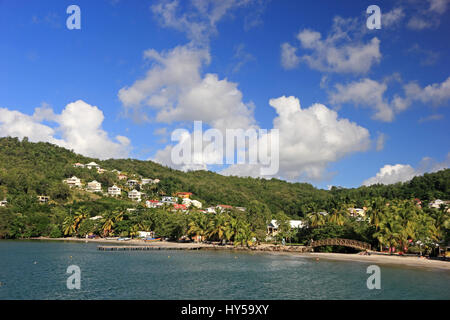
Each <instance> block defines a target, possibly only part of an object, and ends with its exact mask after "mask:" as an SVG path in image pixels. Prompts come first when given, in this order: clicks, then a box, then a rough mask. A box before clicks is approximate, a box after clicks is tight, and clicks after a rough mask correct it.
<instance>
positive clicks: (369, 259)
mask: <svg viewBox="0 0 450 320" xmlns="http://www.w3.org/2000/svg"><path fill="white" fill-rule="evenodd" d="M27 240H40V241H69V242H85V243H98V244H108V245H114V246H121V245H126V246H130V245H132V246H152V247H158V248H161V249H162V250H164V249H167V248H176V249H179V250H183V249H184V250H189V249H191V248H194V247H195V248H201V249H207V250H229V251H231V250H235V251H248V252H258V253H270V254H283V255H284V254H286V255H291V256H298V257H302V258H309V259H316V260H318V261H320V259H324V260H334V261H346V262H365V263H372V264H380V265H397V266H404V267H419V268H427V269H429V268H431V269H440V270H446V271H450V262H449V261H442V260H431V259H426V258H419V257H406V256H389V255H380V254H371V255H370V256H369V255H360V254H357V253H353V254H346V253H326V252H297V251H292V250H288V249H287V248H283V247H281V246H275V245H260V246H258V247H253V248H246V247H234V246H231V245H226V246H219V245H214V244H207V243H193V242H186V243H181V242H167V241H155V242H146V241H144V240H136V239H133V240H128V241H117V240H107V239H80V238H46V237H39V238H30V239H27Z"/></svg>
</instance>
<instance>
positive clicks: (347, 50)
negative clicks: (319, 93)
mask: <svg viewBox="0 0 450 320" xmlns="http://www.w3.org/2000/svg"><path fill="white" fill-rule="evenodd" d="M361 25H362V24H360V23H358V20H357V19H344V18H341V17H335V18H334V20H333V26H332V28H331V31H330V32H329V34H328V35H327V36H326V37H325V38H323V37H322V34H321V33H320V32H317V31H314V30H310V29H304V30H301V31H300V32H299V33H298V35H297V39H298V40H299V42H300V47H301V48H302V49H303V50H304V51H310V52H311V53H310V54H304V55H302V56H300V57H298V59H299V60H300V62H304V63H306V64H307V65H308V66H309V67H310V68H312V69H316V70H319V71H323V72H335V73H355V74H364V73H367V72H368V71H369V70H370V68H371V67H372V66H373V65H375V64H377V63H379V62H380V60H381V52H380V40H379V39H378V38H376V37H374V38H372V39H371V40H370V41H368V42H364V41H363V36H364V34H365V32H366V31H364V29H363V28H362V27H361ZM282 49H284V50H282V60H281V61H282V63H283V61H285V60H287V61H293V62H296V57H297V56H296V54H295V50H294V49H295V47H294V46H292V45H291V44H283V45H282ZM283 54H284V56H285V57H290V58H291V59H290V60H289V59H283ZM297 64H298V62H297ZM290 66H291V68H292V67H295V64H293V63H291V64H290Z"/></svg>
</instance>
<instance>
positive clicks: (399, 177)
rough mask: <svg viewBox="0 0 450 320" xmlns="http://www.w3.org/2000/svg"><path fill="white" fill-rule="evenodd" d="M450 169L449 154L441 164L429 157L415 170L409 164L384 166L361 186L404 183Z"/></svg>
mask: <svg viewBox="0 0 450 320" xmlns="http://www.w3.org/2000/svg"><path fill="white" fill-rule="evenodd" d="M449 167H450V152H449V153H447V156H446V158H445V159H444V161H442V162H437V161H436V160H434V159H432V158H430V157H424V158H423V159H422V161H421V162H420V164H419V166H418V167H417V168H413V167H412V166H411V165H409V164H396V165H389V164H387V165H385V166H384V167H382V168H381V169H380V171H379V172H378V173H377V174H376V175H375V176H374V177H372V178H369V179H367V180H364V181H363V183H362V185H364V186H370V185H373V184H393V183H397V182H406V181H409V180H411V179H412V178H414V177H415V176H419V175H423V174H424V173H426V172H436V171H439V170H442V169H447V168H449Z"/></svg>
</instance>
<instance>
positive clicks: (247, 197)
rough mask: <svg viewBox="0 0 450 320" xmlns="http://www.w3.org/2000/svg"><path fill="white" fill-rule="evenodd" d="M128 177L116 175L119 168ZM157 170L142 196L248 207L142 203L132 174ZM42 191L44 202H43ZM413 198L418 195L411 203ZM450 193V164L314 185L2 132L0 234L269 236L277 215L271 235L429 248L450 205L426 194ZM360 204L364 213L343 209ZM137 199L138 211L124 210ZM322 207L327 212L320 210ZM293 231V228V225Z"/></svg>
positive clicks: (439, 237) (447, 221) (443, 232)
mask: <svg viewBox="0 0 450 320" xmlns="http://www.w3.org/2000/svg"><path fill="white" fill-rule="evenodd" d="M90 162H96V163H97V164H99V165H100V167H101V168H103V169H105V170H106V171H105V172H103V173H98V172H97V170H95V169H88V168H76V167H74V164H75V163H82V164H87V163H90ZM113 170H118V171H120V172H122V174H125V175H126V176H127V177H126V179H123V180H120V179H119V175H118V173H117V171H113ZM72 176H76V177H78V178H80V179H81V182H82V183H83V184H84V185H86V184H87V183H88V182H91V181H93V180H96V181H98V182H100V183H101V186H102V192H96V193H92V192H88V191H86V190H84V188H72V189H71V188H69V187H68V186H67V185H66V184H65V183H63V180H64V179H67V178H70V177H72ZM141 178H150V179H159V180H160V181H159V183H156V184H147V185H144V186H142V189H140V187H139V186H137V187H136V188H137V189H138V190H139V189H140V191H142V192H143V193H144V197H145V198H147V199H155V200H159V199H161V197H162V196H172V195H174V194H175V193H177V192H191V193H193V195H192V196H191V199H194V200H199V201H200V202H202V204H203V208H206V207H209V206H214V207H215V206H216V205H218V204H225V205H231V206H233V207H245V208H247V209H246V210H244V211H242V210H237V209H236V210H230V211H228V212H225V213H223V214H217V215H214V214H207V213H204V212H201V211H199V210H196V209H192V208H191V210H190V214H188V215H187V214H185V213H184V212H183V211H182V210H175V209H174V207H172V206H163V207H162V208H156V209H153V208H151V209H148V208H146V207H145V206H144V202H139V203H138V202H133V201H131V200H130V199H128V196H127V192H129V191H131V190H132V189H133V188H135V187H129V186H127V184H126V182H127V180H128V179H136V180H140V179H141ZM113 185H117V186H119V187H120V188H121V189H122V194H121V196H120V197H118V198H112V197H109V196H107V195H106V192H107V188H108V187H111V186H113ZM38 196H48V197H49V199H50V200H49V202H47V203H39V201H38ZM415 198H419V199H420V200H422V206H417V205H416V202H415V201H412V200H413V199H415ZM437 198H439V199H442V200H448V199H450V169H446V170H442V171H439V172H436V173H431V174H425V175H424V176H421V177H415V178H414V179H412V180H411V181H409V182H406V183H397V184H394V185H374V186H370V187H359V188H354V189H345V188H339V187H333V188H332V189H331V190H330V191H327V190H320V189H317V188H315V187H313V186H312V185H310V184H307V183H289V182H286V181H282V180H278V179H271V180H266V179H254V178H241V177H227V176H222V175H219V174H216V173H213V172H209V171H195V172H182V171H177V170H173V169H170V168H168V167H164V166H161V165H159V164H157V163H154V162H151V161H139V160H133V159H110V160H106V161H100V160H98V159H93V158H88V157H84V156H81V155H78V154H76V153H74V152H72V151H70V150H66V149H64V148H61V147H58V146H55V145H52V144H49V143H31V142H29V141H28V140H27V139H23V140H22V141H20V140H19V139H17V138H0V201H2V200H3V199H5V200H6V201H7V204H6V206H1V207H0V238H29V237H37V236H50V237H62V236H81V237H84V236H87V235H97V236H108V235H116V236H117V235H122V236H133V235H136V234H137V231H138V230H141V231H142V230H144V231H155V232H156V233H157V234H159V235H162V236H165V237H169V238H171V239H179V238H180V237H182V236H186V235H190V236H196V237H198V236H201V237H202V239H208V240H221V241H222V240H223V241H232V242H233V243H235V244H247V245H248V244H249V243H251V242H252V241H253V240H252V239H256V240H257V241H265V239H266V233H267V225H268V223H269V222H270V220H271V219H276V220H277V221H278V222H279V226H280V227H279V233H278V236H277V238H276V239H278V240H280V239H282V238H286V237H287V238H289V239H291V240H292V241H296V242H299V243H307V241H309V240H310V239H312V238H314V239H325V238H329V237H332V238H336V237H337V238H349V239H356V240H361V241H366V242H369V243H371V244H372V245H373V246H379V247H380V249H383V248H384V247H385V246H387V245H388V246H390V247H392V246H393V247H396V246H400V247H401V248H404V246H405V243H408V241H409V240H412V239H416V240H420V241H422V243H428V244H427V246H428V248H429V249H430V250H434V249H433V248H436V245H437V243H438V242H440V241H443V240H445V241H447V240H448V239H449V237H450V235H449V226H450V218H449V211H447V208H446V207H445V206H443V207H441V208H438V209H432V208H428V202H429V201H432V200H435V199H437ZM355 207H359V208H363V207H365V208H366V209H364V210H365V211H366V215H365V217H364V219H360V218H358V217H357V216H354V215H351V214H349V209H350V208H355ZM128 209H133V210H134V211H129V210H128ZM322 211H326V212H328V213H329V214H328V215H322V214H320V213H319V212H322ZM289 219H302V220H303V221H304V222H305V223H306V225H307V227H306V228H303V229H301V230H297V231H295V232H294V231H292V230H290V227H289V221H288V220H289ZM293 232H294V233H293Z"/></svg>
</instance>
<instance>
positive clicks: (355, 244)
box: [309, 238, 371, 250]
mask: <svg viewBox="0 0 450 320" xmlns="http://www.w3.org/2000/svg"><path fill="white" fill-rule="evenodd" d="M309 246H310V247H313V248H314V247H320V246H343V247H352V248H357V249H363V250H371V245H370V244H369V243H366V242H362V241H358V240H351V239H340V238H332V239H322V240H315V241H314V240H313V241H311V242H310V244H309Z"/></svg>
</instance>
